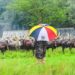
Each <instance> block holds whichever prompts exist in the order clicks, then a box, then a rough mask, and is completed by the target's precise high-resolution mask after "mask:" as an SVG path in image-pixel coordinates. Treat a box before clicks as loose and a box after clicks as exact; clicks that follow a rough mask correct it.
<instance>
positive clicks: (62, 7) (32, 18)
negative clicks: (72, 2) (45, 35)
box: [7, 0, 68, 27]
mask: <svg viewBox="0 0 75 75" xmlns="http://www.w3.org/2000/svg"><path fill="white" fill-rule="evenodd" d="M7 9H9V10H13V11H16V13H20V12H23V13H24V16H23V19H22V20H21V21H19V24H25V25H28V26H29V27H32V26H34V25H36V24H39V23H48V24H51V25H53V26H56V27H58V26H60V25H61V24H63V22H64V21H65V20H66V19H67V16H66V13H67V12H68V7H67V0H58V1H57V0H15V1H13V2H12V4H9V5H8V6H7Z"/></svg>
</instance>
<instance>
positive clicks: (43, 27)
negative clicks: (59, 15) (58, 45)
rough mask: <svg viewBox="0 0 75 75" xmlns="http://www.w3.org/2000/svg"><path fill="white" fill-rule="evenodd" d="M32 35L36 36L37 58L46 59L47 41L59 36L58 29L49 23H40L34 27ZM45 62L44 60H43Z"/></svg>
mask: <svg viewBox="0 0 75 75" xmlns="http://www.w3.org/2000/svg"><path fill="white" fill-rule="evenodd" d="M30 35H31V36H32V37H34V38H35V40H36V41H35V56H36V58H37V59H42V60H43V59H44V57H45V54H46V48H47V42H49V41H52V40H54V39H56V38H57V30H56V29H55V28H53V27H52V26H49V25H47V24H39V25H37V26H34V27H32V29H31V30H30ZM42 62H43V61H42Z"/></svg>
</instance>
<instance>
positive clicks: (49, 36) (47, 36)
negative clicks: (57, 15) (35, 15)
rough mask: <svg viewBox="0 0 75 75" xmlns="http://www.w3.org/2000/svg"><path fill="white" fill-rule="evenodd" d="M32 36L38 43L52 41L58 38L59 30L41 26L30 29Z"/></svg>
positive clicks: (44, 25)
mask: <svg viewBox="0 0 75 75" xmlns="http://www.w3.org/2000/svg"><path fill="white" fill-rule="evenodd" d="M30 35H31V36H32V37H34V38H35V39H36V40H37V41H52V40H54V39H56V38H57V30H56V29H55V28H54V27H52V26H49V25H47V24H39V25H36V26H34V27H32V28H31V29H30Z"/></svg>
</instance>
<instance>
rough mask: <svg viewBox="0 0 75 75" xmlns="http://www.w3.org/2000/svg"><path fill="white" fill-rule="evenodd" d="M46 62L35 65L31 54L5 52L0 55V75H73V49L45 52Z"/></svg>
mask: <svg viewBox="0 0 75 75" xmlns="http://www.w3.org/2000/svg"><path fill="white" fill-rule="evenodd" d="M45 59H46V62H45V63H44V64H42V63H37V60H36V58H35V57H34V56H33V54H32V52H31V51H29V52H27V51H19V50H17V51H6V52H5V54H4V55H3V54H2V53H0V75H75V49H72V53H70V51H69V49H68V48H67V49H66V50H65V54H63V53H62V51H61V48H57V50H55V51H54V52H52V51H51V49H49V50H48V51H47V52H46V58H45Z"/></svg>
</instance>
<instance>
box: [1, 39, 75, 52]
mask: <svg viewBox="0 0 75 75" xmlns="http://www.w3.org/2000/svg"><path fill="white" fill-rule="evenodd" d="M34 46H35V41H34V40H33V39H28V40H26V39H20V40H15V39H12V40H10V39H9V38H8V39H7V40H0V50H1V52H2V53H4V52H5V51H6V50H18V49H23V50H32V51H33V52H34V49H35V47H34ZM57 47H61V48H62V52H63V53H64V50H65V48H69V50H70V51H71V49H72V48H75V39H62V40H60V39H56V40H54V41H52V42H48V44H47V49H49V48H52V51H54V50H55V49H56V48H57Z"/></svg>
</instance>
